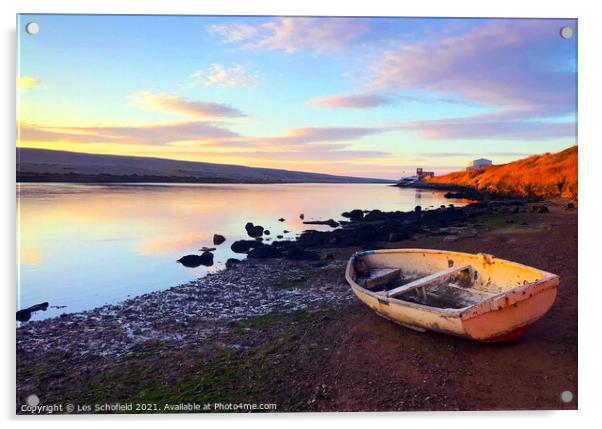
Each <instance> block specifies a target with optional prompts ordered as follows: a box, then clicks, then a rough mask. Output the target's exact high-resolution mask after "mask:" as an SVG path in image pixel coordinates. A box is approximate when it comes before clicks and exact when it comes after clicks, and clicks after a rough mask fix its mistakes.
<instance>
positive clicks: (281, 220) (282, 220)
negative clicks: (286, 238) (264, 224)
mask: <svg viewBox="0 0 602 429" xmlns="http://www.w3.org/2000/svg"><path fill="white" fill-rule="evenodd" d="M285 220H286V219H285V218H283V217H281V218H280V219H278V222H284V221H285Z"/></svg>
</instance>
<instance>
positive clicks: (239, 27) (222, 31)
mask: <svg viewBox="0 0 602 429" xmlns="http://www.w3.org/2000/svg"><path fill="white" fill-rule="evenodd" d="M206 29H207V31H208V32H209V33H211V34H217V35H219V36H221V37H222V38H223V39H224V41H226V42H228V43H234V42H240V41H243V40H248V39H250V38H252V37H254V36H255V35H256V34H257V28H256V27H255V26H253V25H246V24H224V25H209V26H207V27H206Z"/></svg>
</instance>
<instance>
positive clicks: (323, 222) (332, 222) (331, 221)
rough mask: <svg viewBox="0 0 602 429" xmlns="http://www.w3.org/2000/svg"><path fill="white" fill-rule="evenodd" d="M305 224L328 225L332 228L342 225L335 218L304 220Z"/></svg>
mask: <svg viewBox="0 0 602 429" xmlns="http://www.w3.org/2000/svg"><path fill="white" fill-rule="evenodd" d="M303 223H304V224H305V225H328V226H329V227H331V228H338V227H339V226H340V225H339V223H338V222H337V221H335V220H334V219H328V220H308V221H306V222H303Z"/></svg>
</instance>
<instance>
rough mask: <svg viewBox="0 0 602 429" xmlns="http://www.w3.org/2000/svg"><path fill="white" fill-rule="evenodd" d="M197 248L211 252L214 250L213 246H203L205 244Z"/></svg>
mask: <svg viewBox="0 0 602 429" xmlns="http://www.w3.org/2000/svg"><path fill="white" fill-rule="evenodd" d="M199 250H200V251H201V252H213V251H214V250H216V248H215V247H205V246H203V247H201V248H200V249H199Z"/></svg>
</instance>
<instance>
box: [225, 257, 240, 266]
mask: <svg viewBox="0 0 602 429" xmlns="http://www.w3.org/2000/svg"><path fill="white" fill-rule="evenodd" d="M241 262H242V261H241V260H240V259H236V258H228V260H227V261H226V267H227V268H231V267H233V266H234V265H237V264H240V263H241Z"/></svg>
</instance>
